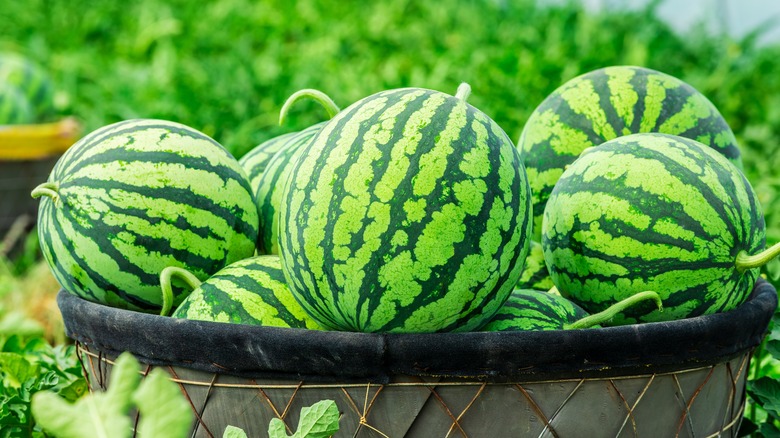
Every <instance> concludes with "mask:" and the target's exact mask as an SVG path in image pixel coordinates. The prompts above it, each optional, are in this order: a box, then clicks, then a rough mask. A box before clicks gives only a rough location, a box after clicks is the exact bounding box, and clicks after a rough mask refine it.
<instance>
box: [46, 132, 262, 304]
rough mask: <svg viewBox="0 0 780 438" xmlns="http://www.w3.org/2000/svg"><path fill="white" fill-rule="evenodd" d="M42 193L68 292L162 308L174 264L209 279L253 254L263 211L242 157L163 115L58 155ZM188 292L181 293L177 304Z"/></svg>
mask: <svg viewBox="0 0 780 438" xmlns="http://www.w3.org/2000/svg"><path fill="white" fill-rule="evenodd" d="M33 196H34V197H40V198H41V201H40V207H39V214H38V234H39V239H40V243H41V250H42V252H43V256H44V258H45V259H46V261H47V262H48V264H49V267H50V268H51V270H52V272H53V273H54V276H55V278H56V279H57V280H58V281H59V283H60V285H62V287H63V288H64V289H65V290H67V291H68V292H70V293H73V294H76V295H78V296H80V297H82V298H85V299H87V300H90V301H94V302H98V303H103V304H107V305H110V306H114V307H120V308H126V309H135V310H142V311H147V312H159V310H160V308H161V306H162V302H161V296H160V285H159V275H160V272H161V271H162V270H163V269H164V268H166V267H168V266H178V267H181V268H184V269H186V270H188V271H190V272H192V273H193V274H195V275H196V276H197V277H198V278H199V279H201V280H205V279H206V278H208V277H209V276H211V275H212V274H214V273H215V272H217V271H218V270H220V269H221V268H222V267H224V266H225V265H227V264H229V263H231V262H234V261H237V260H241V259H243V258H247V257H251V256H253V255H254V251H255V241H256V240H257V233H258V222H259V219H258V215H257V208H256V207H255V203H254V199H253V197H252V193H251V190H250V188H249V181H248V180H247V176H246V174H245V173H244V171H243V170H242V169H241V166H240V165H239V164H238V161H237V160H236V159H235V158H233V156H232V155H230V153H229V152H228V151H227V150H226V149H225V148H223V147H222V146H221V145H220V144H218V143H217V142H216V141H214V140H212V139H211V138H209V137H208V136H206V135H205V134H203V133H201V132H199V131H197V130H195V129H192V128H189V127H187V126H184V125H181V124H179V123H174V122H169V121H164V120H149V119H138V120H128V121H124V122H119V123H115V124H112V125H108V126H105V127H103V128H100V129H98V130H96V131H94V132H92V133H90V134H89V135H87V136H86V137H84V138H82V139H81V140H79V141H78V142H77V143H76V144H74V145H73V146H72V147H71V148H70V149H68V151H67V152H66V153H65V154H64V155H63V156H62V157H61V158H60V159H59V160H58V161H57V163H56V165H55V166H54V169H53V170H52V172H51V174H50V175H49V179H48V181H47V182H46V183H43V184H41V185H40V186H39V187H37V188H36V189H35V190H34V191H33ZM183 299H184V295H183V291H181V290H179V293H178V294H177V296H176V297H175V300H174V301H175V303H176V304H178V303H179V302H181V300H183Z"/></svg>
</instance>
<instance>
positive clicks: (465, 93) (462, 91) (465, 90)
mask: <svg viewBox="0 0 780 438" xmlns="http://www.w3.org/2000/svg"><path fill="white" fill-rule="evenodd" d="M470 95H471V85H469V84H467V83H465V82H463V83H461V84H460V85H458V91H456V92H455V97H457V98H458V99H460V100H462V101H464V102H465V101H466V99H468V98H469V96H470Z"/></svg>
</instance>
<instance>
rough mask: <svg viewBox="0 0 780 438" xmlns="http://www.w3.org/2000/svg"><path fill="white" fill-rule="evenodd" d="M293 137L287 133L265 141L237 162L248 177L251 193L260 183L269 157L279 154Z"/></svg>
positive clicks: (291, 133)
mask: <svg viewBox="0 0 780 438" xmlns="http://www.w3.org/2000/svg"><path fill="white" fill-rule="evenodd" d="M293 135H295V133H294V132H289V133H287V134H282V135H279V136H276V137H274V138H272V139H270V140H266V141H264V142H262V143H260V144H259V145H257V146H255V147H254V148H252V150H250V151H249V152H247V153H246V154H244V156H242V157H241V159H239V160H238V163H239V164H240V165H241V168H242V169H244V172H246V175H247V177H249V186H250V187H252V189H253V193H254V188H255V187H257V183H258V182H259V181H260V177H261V176H263V172H264V171H265V168H266V167H267V166H268V162H269V161H271V157H273V156H274V154H275V153H277V152H279V151H280V150H281V149H282V148H283V147H284V145H285V144H286V143H287V141H288V140H289V139H290V137H292V136H293Z"/></svg>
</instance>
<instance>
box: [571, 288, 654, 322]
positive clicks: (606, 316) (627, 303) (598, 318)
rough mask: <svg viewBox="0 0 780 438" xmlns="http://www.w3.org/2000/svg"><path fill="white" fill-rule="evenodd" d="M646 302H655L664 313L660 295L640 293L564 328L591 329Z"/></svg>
mask: <svg viewBox="0 0 780 438" xmlns="http://www.w3.org/2000/svg"><path fill="white" fill-rule="evenodd" d="M646 300H653V301H655V304H656V305H657V306H658V310H660V311H661V312H663V310H664V307H663V303H662V302H661V297H660V296H659V295H658V293H656V292H653V291H645V292H639V293H637V294H634V295H631V296H630V297H628V298H626V299H625V300H622V301H619V302H617V303H615V304H613V305H611V306H609V308H607V309H606V310H603V311H601V312H599V313H595V314H593V315H590V316H586V317H585V318H582V319H580V320H577V321H574V322H573V323H571V324H566V325H564V326H563V328H564V329H566V330H571V329H581V328H589V327H593V326H594V325H598V324H602V323H605V322H607V321H609V320H611V319H612V318H614V317H615V315H617V314H618V313H620V312H622V311H623V310H625V309H627V308H629V307H631V306H633V305H634V304H637V303H639V302H641V301H646Z"/></svg>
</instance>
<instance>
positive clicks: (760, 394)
mask: <svg viewBox="0 0 780 438" xmlns="http://www.w3.org/2000/svg"><path fill="white" fill-rule="evenodd" d="M748 392H749V393H750V396H751V397H753V399H754V400H756V401H758V402H759V404H760V405H761V407H763V408H764V410H766V411H767V412H768V413H769V414H770V415H773V416H774V417H776V418H780V382H778V381H777V380H775V379H772V378H770V377H762V378H760V379H758V380H755V381H752V382H748Z"/></svg>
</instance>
